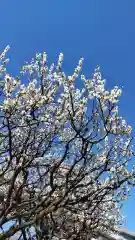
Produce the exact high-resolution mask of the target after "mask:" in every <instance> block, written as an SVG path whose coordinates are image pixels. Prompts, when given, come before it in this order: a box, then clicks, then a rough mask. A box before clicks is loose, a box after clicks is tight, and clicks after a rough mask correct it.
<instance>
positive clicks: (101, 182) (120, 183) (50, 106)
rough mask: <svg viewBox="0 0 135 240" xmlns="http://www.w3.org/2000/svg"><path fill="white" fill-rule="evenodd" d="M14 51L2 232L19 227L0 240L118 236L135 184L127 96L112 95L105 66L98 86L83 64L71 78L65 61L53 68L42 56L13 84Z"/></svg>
mask: <svg viewBox="0 0 135 240" xmlns="http://www.w3.org/2000/svg"><path fill="white" fill-rule="evenodd" d="M7 51H8V47H7V48H6V49H5V50H4V53H2V55H1V57H0V59H1V68H0V70H1V79H2V80H3V82H2V90H1V92H2V93H1V106H0V134H1V140H0V158H1V160H0V178H1V182H0V191H1V193H2V194H1V195H2V198H1V203H0V219H1V220H0V226H1V228H2V227H3V225H4V224H5V223H7V222H9V223H11V221H12V223H13V224H12V227H11V228H10V229H9V230H7V231H4V230H3V234H2V237H1V236H0V239H6V238H8V237H10V236H14V234H15V233H17V232H20V233H21V237H22V239H32V237H31V235H32V233H31V231H30V228H31V227H34V229H35V230H34V232H35V233H33V234H35V239H88V236H89V238H90V237H92V236H95V235H97V234H98V233H99V232H100V231H102V232H113V231H115V230H116V227H117V226H118V225H119V224H121V223H122V219H123V218H122V216H121V212H120V209H121V204H122V202H123V201H124V200H125V199H126V198H127V196H128V194H129V192H130V186H132V185H133V184H134V181H135V179H134V166H132V169H131V168H130V167H129V165H131V164H129V162H130V161H131V159H132V156H133V155H134V153H133V150H132V134H131V131H132V128H131V126H129V125H127V123H126V121H125V120H124V119H123V118H122V117H120V116H119V112H118V106H117V103H118V98H119V96H120V95H121V89H119V88H118V87H114V89H112V90H111V91H106V90H105V80H103V79H102V76H101V72H100V67H99V66H97V67H96V69H95V71H94V74H93V77H92V79H91V80H90V79H87V78H86V77H85V76H84V75H81V77H80V78H79V76H80V75H79V74H80V72H81V69H82V64H83V59H80V61H79V63H78V66H77V67H76V68H75V71H74V73H73V75H72V76H66V74H65V73H64V72H62V61H63V54H60V55H59V59H58V63H57V65H56V66H55V65H54V64H52V65H51V66H50V67H48V66H47V55H46V53H43V54H40V53H39V54H36V57H35V58H34V59H32V61H31V62H30V63H26V64H25V65H24V66H23V68H22V70H21V72H20V76H19V77H13V76H11V75H9V74H8V73H7V70H6V68H5V66H4V65H5V63H7V62H8V60H7V59H6V60H5V54H6V52H7ZM77 78H79V80H78V81H80V79H81V81H82V83H83V86H84V87H83V88H82V89H78V88H77V87H76V86H75V81H76V80H77ZM23 81H24V82H25V84H22V82H23ZM3 84H4V85H3ZM3 193H4V200H3ZM21 237H19V238H18V239H21Z"/></svg>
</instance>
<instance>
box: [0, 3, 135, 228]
mask: <svg viewBox="0 0 135 240" xmlns="http://www.w3.org/2000/svg"><path fill="white" fill-rule="evenodd" d="M0 17H1V21H0V51H2V50H3V49H4V47H5V46H6V45H8V44H9V45H10V46H11V49H10V52H9V56H10V58H11V62H10V64H9V70H10V71H11V72H12V73H13V74H16V73H18V71H19V69H20V66H21V65H22V64H23V63H24V61H27V60H30V59H31V58H32V57H33V56H34V54H35V53H36V52H42V51H46V52H47V53H48V54H49V60H50V61H55V60H56V59H57V56H58V54H59V53H60V52H63V53H64V70H65V71H66V72H67V73H69V74H70V73H72V69H74V67H75V66H76V64H77V62H78V60H79V58H80V57H82V56H83V57H84V59H85V62H84V68H83V71H84V73H86V75H87V76H89V77H91V74H92V72H93V69H94V68H95V66H96V65H97V64H100V65H101V70H102V72H103V76H104V78H106V79H107V87H109V88H110V87H113V86H114V85H118V86H123V95H122V97H121V102H120V109H121V110H120V111H121V114H122V116H124V117H125V118H126V120H127V121H128V123H130V124H131V125H132V126H133V128H134V134H135V124H134V117H135V113H134V103H135V94H134V91H135V89H134V88H135V75H134V68H135V67H134V65H135V27H134V24H135V0H23V1H18V0H12V1H11V0H1V1H0ZM134 202H135V192H134V191H133V192H132V196H131V198H130V199H129V200H128V201H127V203H126V204H125V206H124V213H125V215H127V218H128V220H127V227H128V228H129V229H130V230H132V231H135V221H134V216H135V208H134Z"/></svg>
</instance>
